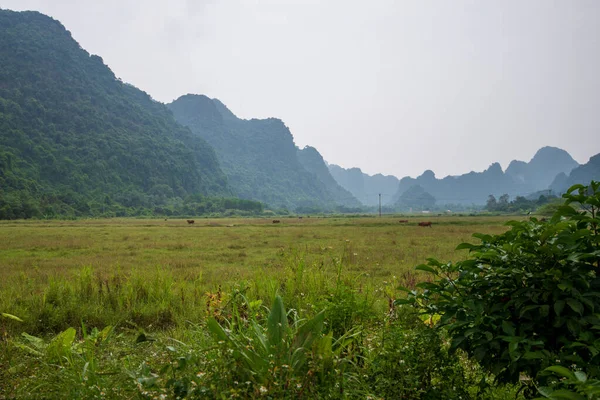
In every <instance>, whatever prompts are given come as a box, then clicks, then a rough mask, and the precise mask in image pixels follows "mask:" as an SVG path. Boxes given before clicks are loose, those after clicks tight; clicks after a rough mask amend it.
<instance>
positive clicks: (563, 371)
mask: <svg viewBox="0 0 600 400" xmlns="http://www.w3.org/2000/svg"><path fill="white" fill-rule="evenodd" d="M544 371H550V372H554V373H555V374H556V375H559V376H562V377H564V378H569V379H573V380H575V375H574V374H573V373H572V372H571V371H570V370H569V369H568V368H565V367H563V366H561V365H553V366H551V367H548V368H546V369H545V370H544Z"/></svg>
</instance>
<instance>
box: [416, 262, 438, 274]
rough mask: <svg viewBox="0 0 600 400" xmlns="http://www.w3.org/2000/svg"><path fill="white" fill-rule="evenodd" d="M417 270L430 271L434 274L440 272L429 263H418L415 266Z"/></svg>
mask: <svg viewBox="0 0 600 400" xmlns="http://www.w3.org/2000/svg"><path fill="white" fill-rule="evenodd" d="M415 270H417V271H425V272H429V273H432V274H434V275H437V274H438V272H437V271H436V270H435V269H433V268H431V267H430V266H429V265H425V264H421V265H417V266H416V267H415Z"/></svg>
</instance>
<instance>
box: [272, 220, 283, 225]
mask: <svg viewBox="0 0 600 400" xmlns="http://www.w3.org/2000/svg"><path fill="white" fill-rule="evenodd" d="M280 222H281V221H280V220H278V219H274V220H273V223H274V224H278V223H280Z"/></svg>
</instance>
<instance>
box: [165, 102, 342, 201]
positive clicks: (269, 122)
mask: <svg viewBox="0 0 600 400" xmlns="http://www.w3.org/2000/svg"><path fill="white" fill-rule="evenodd" d="M168 107H169V108H170V109H171V110H172V111H173V114H174V115H175V118H176V119H177V121H178V122H179V123H181V124H182V125H185V126H188V127H189V128H190V129H191V130H192V132H194V133H195V134H197V135H198V136H199V137H202V138H203V139H205V140H206V141H207V142H208V143H210V144H211V145H212V146H213V147H214V148H215V151H216V153H217V156H218V158H219V161H220V162H221V166H222V168H223V171H224V172H225V174H226V175H227V177H228V181H229V184H230V185H231V187H232V189H233V191H234V192H235V194H236V195H238V196H240V197H242V198H245V199H253V200H259V201H262V202H265V203H267V204H269V205H271V206H273V207H286V208H288V209H290V210H298V211H308V210H311V209H333V208H335V207H336V205H337V203H336V201H335V200H334V196H333V195H332V194H331V193H330V191H329V189H328V187H327V186H326V185H325V184H323V183H322V182H321V181H319V180H318V179H316V177H315V176H314V175H313V174H311V173H309V172H308V171H306V169H304V167H303V166H302V165H301V164H300V162H299V161H298V158H297V155H296V150H297V149H296V145H295V144H294V140H293V137H292V134H291V133H290V131H289V129H288V128H287V127H286V126H285V125H284V123H283V122H282V121H281V120H279V119H275V118H269V119H251V120H244V119H240V118H238V117H236V116H235V115H234V114H233V113H232V112H231V111H230V110H229V109H227V107H225V105H223V103H221V102H220V101H219V100H216V99H210V98H208V97H206V96H203V95H191V94H188V95H185V96H181V97H180V98H178V99H177V100H175V101H174V102H172V103H170V104H169V105H168Z"/></svg>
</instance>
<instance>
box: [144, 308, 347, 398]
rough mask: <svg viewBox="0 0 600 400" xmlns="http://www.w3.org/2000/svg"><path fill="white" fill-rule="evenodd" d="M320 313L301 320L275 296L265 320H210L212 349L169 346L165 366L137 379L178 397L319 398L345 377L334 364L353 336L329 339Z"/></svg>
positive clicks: (236, 317)
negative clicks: (181, 349) (169, 360)
mask: <svg viewBox="0 0 600 400" xmlns="http://www.w3.org/2000/svg"><path fill="white" fill-rule="evenodd" d="M253 303H254V302H253ZM242 304H245V306H246V308H245V309H246V310H250V309H253V308H255V307H252V303H248V302H247V301H246V300H245V299H244V303H242ZM324 317H325V316H324V312H323V311H321V312H319V313H317V314H316V315H315V316H313V317H312V318H310V319H308V320H305V319H300V318H298V316H297V314H295V313H293V312H291V311H290V312H287V311H286V309H285V307H284V305H283V300H282V299H281V297H279V296H276V297H275V300H274V302H273V305H272V307H271V309H270V310H269V313H268V315H267V316H266V318H264V319H262V317H260V318H258V319H257V318H255V317H252V315H245V316H244V317H243V318H242V316H241V315H240V314H237V315H236V316H232V318H231V319H230V320H225V321H223V322H222V323H219V322H218V321H217V320H216V319H215V318H210V319H209V320H208V321H207V324H206V327H207V329H208V331H209V332H210V334H211V336H212V338H213V340H214V342H215V343H216V347H215V346H213V347H209V348H208V349H207V348H206V347H205V348H204V350H201V351H199V352H189V351H188V352H186V353H184V354H183V355H181V354H179V352H178V351H177V350H176V349H175V348H174V347H171V348H170V349H171V351H172V352H173V354H174V356H175V358H176V360H177V361H176V362H173V363H171V364H169V365H167V366H165V367H164V368H163V369H162V370H161V372H160V374H158V375H157V376H155V379H151V380H150V381H148V380H147V379H149V378H152V375H151V372H150V371H146V373H147V374H146V375H145V376H144V375H142V376H141V377H140V378H139V381H140V382H143V383H144V385H145V386H146V387H148V388H152V387H157V386H160V385H161V384H163V385H164V386H166V387H167V388H169V389H170V391H172V393H173V395H175V396H178V397H180V398H181V397H186V396H190V397H205V398H221V397H223V396H233V397H243V398H254V397H259V396H268V397H269V398H315V397H319V394H326V393H328V392H331V391H335V387H336V386H339V380H340V379H343V378H344V376H343V375H342V374H339V373H338V372H336V367H337V368H341V366H340V362H341V355H342V353H343V352H344V351H348V348H349V345H350V344H352V343H353V337H354V335H352V334H349V335H345V336H343V337H341V338H339V339H338V340H334V339H333V336H332V334H331V333H329V334H323V328H324ZM247 318H249V319H247ZM290 318H292V321H293V322H292V323H291V324H290V323H288V319H290ZM261 320H262V323H260V321H261ZM224 325H225V326H227V327H224ZM198 370H200V371H201V372H200V373H198ZM336 384H337V385H336Z"/></svg>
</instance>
